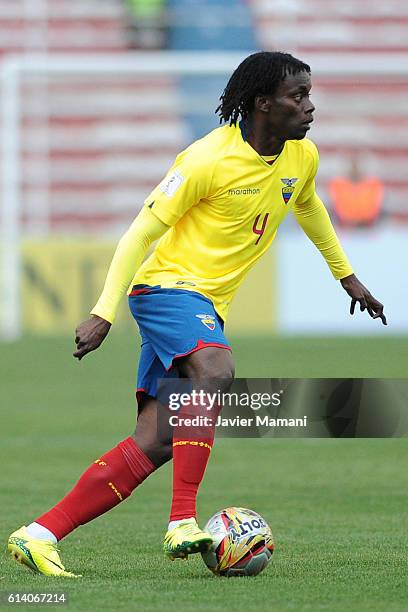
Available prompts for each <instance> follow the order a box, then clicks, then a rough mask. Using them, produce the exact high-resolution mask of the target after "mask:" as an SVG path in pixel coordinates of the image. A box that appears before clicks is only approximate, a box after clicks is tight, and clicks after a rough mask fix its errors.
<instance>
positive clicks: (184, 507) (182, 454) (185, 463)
mask: <svg viewBox="0 0 408 612" xmlns="http://www.w3.org/2000/svg"><path fill="white" fill-rule="evenodd" d="M212 443H213V439H212V438H206V439H197V440H185V439H180V438H173V500H172V503H171V510H170V520H171V521H178V520H180V519H183V518H190V517H191V516H194V517H195V516H196V513H197V511H196V499H197V492H198V487H199V486H200V483H201V481H202V479H203V476H204V472H205V468H206V467H207V462H208V458H209V456H210V452H211V448H212Z"/></svg>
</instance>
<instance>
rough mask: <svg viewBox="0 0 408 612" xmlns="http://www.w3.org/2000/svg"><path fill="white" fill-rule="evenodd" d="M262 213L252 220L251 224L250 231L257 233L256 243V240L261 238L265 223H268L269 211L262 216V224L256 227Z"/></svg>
mask: <svg viewBox="0 0 408 612" xmlns="http://www.w3.org/2000/svg"><path fill="white" fill-rule="evenodd" d="M261 216H262V215H258V216H257V217H256V219H255V221H254V224H253V226H252V231H253V232H254V234H257V236H258V238H257V239H256V242H255V244H258V242H259V241H260V239H261V238H262V236H263V234H264V231H265V229H266V224H267V223H268V217H269V213H266V215H265V216H264V218H263V220H262V225H261V227H258V224H259V221H260V218H261Z"/></svg>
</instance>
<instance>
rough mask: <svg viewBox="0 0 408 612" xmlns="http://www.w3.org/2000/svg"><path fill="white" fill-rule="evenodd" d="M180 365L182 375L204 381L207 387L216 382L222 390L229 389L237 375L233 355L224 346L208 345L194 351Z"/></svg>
mask: <svg viewBox="0 0 408 612" xmlns="http://www.w3.org/2000/svg"><path fill="white" fill-rule="evenodd" d="M178 367H179V371H180V373H181V374H182V376H185V377H187V378H191V379H193V380H196V381H202V382H203V386H204V387H206V388H207V387H208V386H210V387H211V386H212V383H213V382H214V384H215V385H216V387H217V388H218V389H220V390H226V389H229V387H230V386H231V384H232V382H233V380H234V376H235V368H234V362H233V359H232V355H231V353H230V351H228V350H227V349H223V348H215V347H207V348H205V349H202V350H200V351H197V352H196V353H192V354H191V355H189V356H188V358H185V359H184V360H181V361H180V363H179V366H178Z"/></svg>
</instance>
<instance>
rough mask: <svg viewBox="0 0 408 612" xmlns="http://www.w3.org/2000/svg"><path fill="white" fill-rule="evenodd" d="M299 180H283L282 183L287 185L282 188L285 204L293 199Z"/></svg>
mask: <svg viewBox="0 0 408 612" xmlns="http://www.w3.org/2000/svg"><path fill="white" fill-rule="evenodd" d="M298 180H299V179H297V178H281V181H282V183H283V184H284V185H285V186H284V187H282V197H283V201H284V202H285V204H287V203H288V202H289V200H290V198H291V197H292V193H293V192H294V191H295V183H296V182H297V181H298Z"/></svg>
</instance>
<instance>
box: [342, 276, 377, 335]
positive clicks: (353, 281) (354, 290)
mask: <svg viewBox="0 0 408 612" xmlns="http://www.w3.org/2000/svg"><path fill="white" fill-rule="evenodd" d="M340 282H341V284H342V286H343V289H345V291H347V293H348V294H349V296H350V297H351V304H350V314H351V315H353V314H354V309H355V307H356V304H357V302H358V303H359V304H360V310H361V312H363V311H364V310H367V312H368V314H369V315H370V317H371V318H372V319H381V321H382V322H383V325H387V319H386V318H385V314H384V313H383V310H384V306H383V305H382V304H381V302H379V301H378V300H376V299H375V297H374V296H372V295H371V293H370V292H369V290H368V289H367V287H364V285H363V283H360V281H359V280H358V278H357V276H355V274H351V275H350V276H347V277H346V278H342V279H341V281H340Z"/></svg>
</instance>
